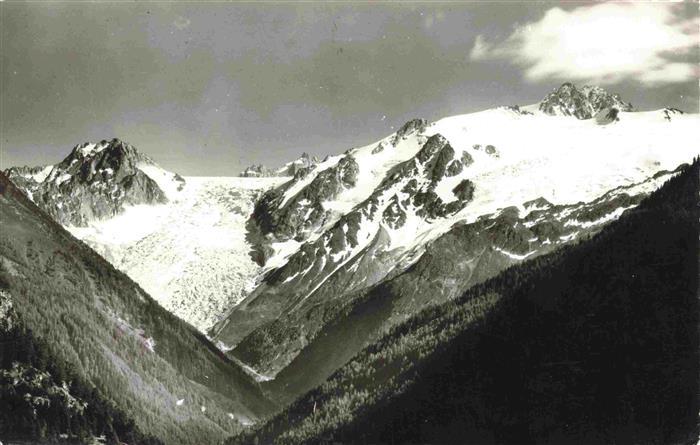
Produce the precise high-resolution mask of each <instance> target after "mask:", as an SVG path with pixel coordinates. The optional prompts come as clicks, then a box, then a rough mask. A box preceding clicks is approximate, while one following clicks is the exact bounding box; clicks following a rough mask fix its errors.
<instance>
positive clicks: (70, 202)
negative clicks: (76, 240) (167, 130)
mask: <svg viewBox="0 0 700 445" xmlns="http://www.w3.org/2000/svg"><path fill="white" fill-rule="evenodd" d="M5 173H6V174H7V175H8V177H9V178H10V179H11V180H12V181H13V182H15V183H16V184H17V185H19V186H20V187H22V188H23V189H24V190H26V191H27V194H28V195H29V197H30V198H31V199H32V200H33V201H34V202H35V203H37V204H38V205H39V206H40V207H41V208H42V209H43V210H44V211H46V212H47V213H49V214H50V215H51V216H52V217H53V218H54V219H56V220H57V221H58V222H60V223H61V224H64V225H71V226H85V225H87V224H88V223H89V222H91V221H95V220H103V219H108V218H111V217H113V216H115V215H118V214H120V213H121V212H123V211H124V209H125V208H126V207H127V206H133V205H139V204H159V203H165V202H167V201H168V199H169V197H170V196H171V195H172V194H173V193H175V192H177V191H178V190H181V189H182V187H183V186H184V184H185V181H184V180H183V179H182V177H180V176H179V175H177V174H174V173H170V172H167V171H165V170H164V169H162V168H161V167H159V166H158V165H157V164H156V163H155V162H154V161H153V160H152V159H150V158H149V157H148V156H146V155H144V154H143V153H141V152H139V151H138V150H137V149H136V148H134V147H133V146H131V145H129V144H127V143H125V142H122V141H120V140H119V139H112V140H111V141H106V140H103V141H101V142H99V143H96V144H94V143H89V142H86V143H83V144H80V145H77V146H76V147H75V148H73V150H72V151H71V152H70V154H69V155H68V156H67V157H66V158H65V159H63V161H61V162H60V163H58V164H56V165H50V166H42V167H34V168H29V167H20V168H10V169H8V170H7V171H6V172H5Z"/></svg>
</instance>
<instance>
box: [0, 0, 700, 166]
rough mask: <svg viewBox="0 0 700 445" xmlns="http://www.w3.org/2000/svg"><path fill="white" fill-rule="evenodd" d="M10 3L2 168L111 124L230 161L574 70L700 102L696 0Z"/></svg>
mask: <svg viewBox="0 0 700 445" xmlns="http://www.w3.org/2000/svg"><path fill="white" fill-rule="evenodd" d="M0 19H1V20H2V22H1V23H0V33H1V37H2V42H1V43H2V48H1V49H2V51H0V53H1V55H0V57H1V59H0V63H1V64H2V66H1V67H0V68H1V73H0V75H1V81H2V83H1V84H0V93H1V95H2V96H1V98H0V108H1V109H0V112H1V115H0V123H1V126H2V128H1V135H2V140H1V147H0V148H1V151H0V155H1V156H0V167H1V168H6V167H9V166H11V165H25V164H27V165H37V164H45V163H55V162H58V161H60V160H61V159H62V158H63V157H64V156H65V155H67V154H68V152H69V151H70V149H71V148H72V147H73V146H74V145H76V144H78V143H80V142H84V141H98V140H101V139H111V138H112V137H118V138H121V139H123V140H125V141H127V142H130V143H132V144H134V145H135V146H136V147H138V148H139V149H141V150H142V151H144V152H146V153H148V154H149V155H151V156H152V157H154V158H155V159H156V160H157V161H158V162H159V163H160V164H161V165H163V166H164V167H166V168H168V169H171V170H174V171H178V172H180V173H182V174H185V175H232V174H236V173H237V172H238V171H240V170H241V169H242V168H243V167H245V166H246V165H249V164H251V163H265V164H268V165H270V166H275V165H279V164H282V163H283V162H286V161H288V160H291V159H293V158H296V157H298V156H299V155H300V154H301V152H304V151H306V152H309V153H311V154H317V155H319V156H324V155H326V154H335V153H339V152H342V151H345V150H346V149H348V148H351V147H354V146H360V145H364V144H367V143H370V142H372V141H373V140H376V139H378V138H380V137H383V136H385V135H387V134H389V133H391V132H392V131H394V129H395V128H397V127H398V126H400V125H401V124H403V123H404V122H405V121H406V120H408V119H410V118H413V117H424V118H427V119H429V120H436V119H439V118H441V117H445V116H449V115H454V114H460V113H468V112H472V111H478V110H483V109H486V108H491V107H494V106H499V105H507V104H528V103H533V102H536V101H538V100H540V99H541V98H542V97H543V96H544V95H545V94H546V93H547V92H549V91H550V90H551V89H553V88H555V87H556V86H558V85H559V84H561V83H562V82H563V81H566V80H572V81H575V82H576V83H579V84H584V83H587V82H591V83H597V84H600V85H601V86H604V87H605V88H607V89H610V90H612V91H615V92H619V93H621V94H622V95H623V98H624V99H626V100H628V101H631V102H632V103H633V104H634V105H635V106H636V107H637V108H638V109H642V110H649V109H657V108H662V107H664V106H674V107H677V108H681V109H684V110H686V111H691V112H697V111H698V68H697V66H698V65H697V64H698V46H697V45H698V7H697V4H694V3H686V4H681V5H665V4H649V3H646V4H637V5H635V4H632V5H622V4H592V3H583V4H582V3H541V2H537V3H535V2H530V3H524V2H523V3H518V2H500V3H493V2H491V3H442V4H440V3H425V4H423V3H403V4H391V3H382V2H366V3H333V4H322V3H308V2H307V3H216V2H212V3H199V4H195V3H163V2H159V3H145V4H144V3H138V4H137V3H116V2H114V3H78V2H52V3H39V2H34V3H13V2H2V3H0ZM637 24H639V25H637Z"/></svg>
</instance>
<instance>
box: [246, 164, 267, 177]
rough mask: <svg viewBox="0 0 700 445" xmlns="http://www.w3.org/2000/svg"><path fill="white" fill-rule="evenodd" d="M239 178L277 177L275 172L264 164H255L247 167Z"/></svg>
mask: <svg viewBox="0 0 700 445" xmlns="http://www.w3.org/2000/svg"><path fill="white" fill-rule="evenodd" d="M239 176H242V177H244V178H267V177H270V176H275V172H274V171H272V170H270V169H269V168H267V167H266V166H264V165H262V164H254V165H251V166H249V167H246V169H245V170H243V171H242V172H241V173H240V174H239Z"/></svg>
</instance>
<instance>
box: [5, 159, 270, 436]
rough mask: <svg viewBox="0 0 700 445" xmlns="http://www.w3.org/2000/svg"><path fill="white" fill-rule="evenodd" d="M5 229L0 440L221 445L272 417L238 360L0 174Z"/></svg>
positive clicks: (268, 404) (255, 386) (268, 405)
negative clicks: (56, 220)
mask: <svg viewBox="0 0 700 445" xmlns="http://www.w3.org/2000/svg"><path fill="white" fill-rule="evenodd" d="M0 227H1V230H0V407H1V409H0V440H2V441H9V440H24V441H30V442H34V441H39V442H49V441H52V440H58V439H62V440H63V441H64V442H65V441H66V440H67V441H75V442H79V443H91V442H92V440H93V439H94V438H100V437H101V436H103V437H104V440H106V441H107V442H108V443H118V442H126V443H129V444H135V443H150V442H156V441H161V442H162V443H166V444H201V443H217V442H219V441H220V440H222V439H223V438H224V437H226V436H228V435H231V434H235V433H237V432H239V431H240V430H242V429H243V427H244V425H248V424H251V423H253V422H254V421H256V420H257V419H259V418H261V417H262V416H265V415H267V414H269V413H270V412H271V409H272V408H273V407H272V406H271V404H270V402H268V401H267V400H266V399H265V398H264V397H263V396H262V394H261V392H260V390H259V389H258V387H257V385H256V384H255V382H253V381H252V380H251V379H250V377H248V376H247V374H245V372H243V371H242V370H241V369H240V368H239V367H238V366H237V365H236V364H234V363H232V362H231V361H229V360H228V359H227V358H226V357H225V356H223V354H221V353H220V352H219V351H218V350H217V349H216V348H215V347H214V346H213V345H212V344H211V343H210V342H209V341H208V340H207V339H206V338H205V337H204V336H203V335H201V334H200V333H198V332H197V331H196V330H195V329H194V328H192V327H191V326H190V325H188V324H187V323H185V322H183V321H181V320H179V319H178V318H177V317H175V316H174V315H172V314H170V313H168V312H167V311H166V310H164V309H163V308H162V307H160V306H159V305H158V304H157V303H156V302H155V301H153V300H152V299H151V298H150V297H149V296H148V295H147V294H146V293H145V292H144V291H143V290H142V289H141V288H140V287H139V286H138V285H136V284H135V283H134V282H133V281H131V280H130V279H129V278H128V277H127V276H126V275H124V274H123V273H121V272H118V271H117V270H116V269H114V268H113V267H112V266H111V265H110V264H109V263H108V262H107V261H105V260H104V259H102V258H101V257H100V256H99V255H97V254H96V253H95V252H94V251H92V250H91V249H90V248H89V247H87V246H86V245H84V244H83V243H81V242H80V241H78V240H76V239H75V238H73V237H72V236H71V235H70V234H69V233H68V232H66V231H65V230H64V229H63V228H61V227H60V226H59V225H58V224H57V223H56V222H54V221H53V220H52V219H51V218H50V217H49V216H48V215H46V214H45V213H43V212H42V211H41V210H39V208H38V207H37V206H36V205H34V203H32V202H31V201H30V200H29V199H27V197H26V196H25V195H24V193H23V192H21V191H20V190H19V189H17V188H16V187H15V185H14V184H13V183H12V182H11V181H9V180H8V179H7V177H6V176H5V175H4V174H2V173H0ZM95 440H96V439H95Z"/></svg>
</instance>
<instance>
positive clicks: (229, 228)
mask: <svg viewBox="0 0 700 445" xmlns="http://www.w3.org/2000/svg"><path fill="white" fill-rule="evenodd" d="M148 173H151V174H153V172H150V171H149V172H148ZM287 179H288V178H287ZM185 180H186V183H185V184H186V185H185V186H184V187H183V188H182V190H180V191H177V190H169V198H170V202H168V203H167V204H162V205H139V206H131V207H128V208H126V209H125V211H124V212H123V213H122V214H120V215H117V216H116V217H114V218H111V219H108V220H102V221H93V222H91V223H90V224H89V225H88V226H87V227H67V228H68V230H70V231H71V232H72V233H73V235H75V236H77V237H78V238H80V239H82V240H83V241H85V242H86V243H88V244H89V245H90V246H91V247H93V248H94V249H95V250H97V251H98V252H99V253H100V254H102V255H103V256H104V257H105V258H107V259H108V260H109V261H110V262H111V263H112V264H113V265H115V266H116V267H117V268H119V269H120V270H122V271H123V272H125V273H126V274H127V275H129V277H131V278H132V279H133V280H134V281H136V282H137V283H139V284H140V285H141V286H142V287H143V288H144V289H145V290H146V291H147V292H148V293H149V294H151V295H152V296H153V297H154V298H156V299H157V300H158V302H159V303H160V304H161V305H162V306H163V307H165V308H166V309H167V310H169V311H171V312H173V313H174V314H176V315H177V316H179V317H180V318H182V319H184V320H186V321H187V322H189V323H191V324H192V325H193V326H195V327H196V328H197V329H199V330H200V331H202V332H205V331H206V330H207V329H208V328H210V327H211V326H212V325H213V324H214V323H215V322H216V321H217V320H218V319H219V317H221V316H222V315H223V312H224V311H225V310H226V309H230V308H231V307H232V306H233V305H235V304H236V303H237V302H238V301H239V300H240V299H242V298H243V297H244V296H245V294H246V291H248V290H250V289H251V288H252V287H253V286H254V285H255V281H256V279H257V278H258V275H259V273H260V272H261V268H260V267H259V266H258V265H257V264H255V263H254V262H253V261H252V260H251V257H250V255H249V253H250V250H251V246H250V244H249V243H248V241H247V240H246V231H245V226H246V221H247V220H248V218H249V216H250V213H251V212H252V209H253V203H254V200H255V199H256V197H257V196H258V195H259V193H261V192H262V191H263V190H265V189H267V188H270V187H273V186H276V185H279V184H280V183H281V182H283V181H285V180H286V179H285V178H236V177H231V178H206V177H187V178H185Z"/></svg>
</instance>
